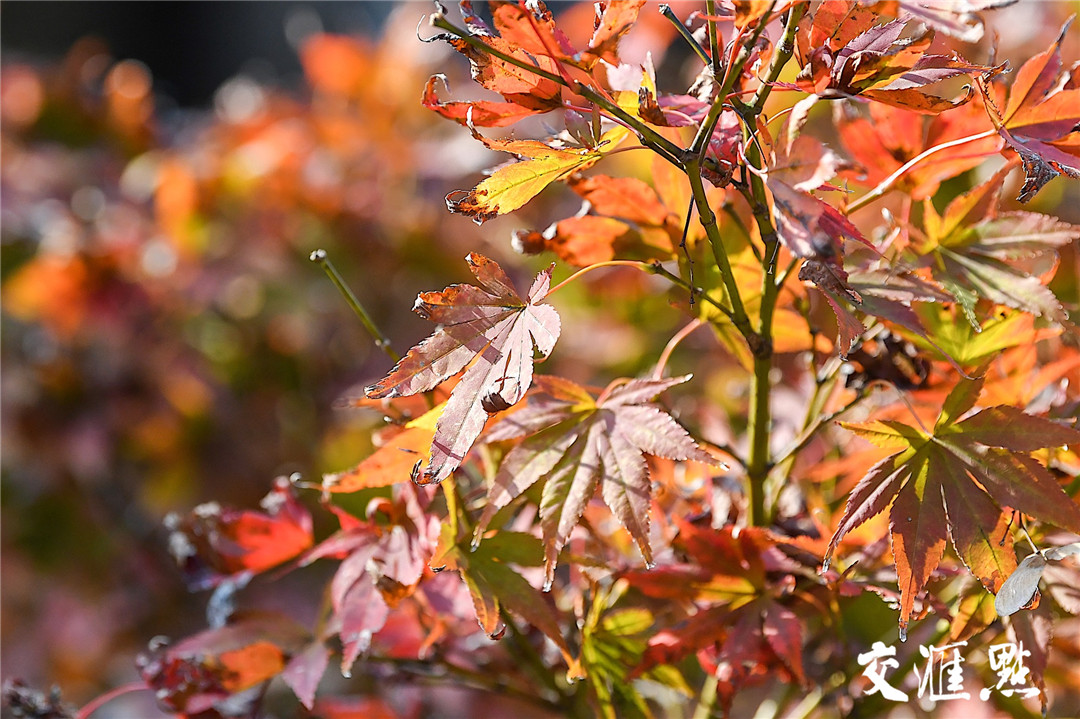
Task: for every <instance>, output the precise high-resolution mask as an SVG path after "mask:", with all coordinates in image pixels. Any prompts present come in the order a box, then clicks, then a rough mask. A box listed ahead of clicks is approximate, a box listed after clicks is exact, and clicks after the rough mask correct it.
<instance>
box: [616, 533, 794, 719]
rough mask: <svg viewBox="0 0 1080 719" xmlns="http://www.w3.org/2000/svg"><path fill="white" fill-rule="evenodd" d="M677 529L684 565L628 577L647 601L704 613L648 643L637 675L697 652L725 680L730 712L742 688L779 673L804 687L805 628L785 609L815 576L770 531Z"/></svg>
mask: <svg viewBox="0 0 1080 719" xmlns="http://www.w3.org/2000/svg"><path fill="white" fill-rule="evenodd" d="M675 522H676V524H677V525H678V527H679V534H678V536H677V537H675V539H674V540H673V541H672V548H673V549H675V550H676V551H677V553H678V556H681V557H684V558H685V559H684V560H683V561H680V562H678V563H675V564H669V565H664V566H660V567H656V568H654V569H652V570H650V571H648V572H643V571H631V572H626V573H625V574H624V575H623V576H624V578H625V579H626V581H627V582H628V583H629V584H630V586H632V587H634V588H636V589H638V590H639V591H641V592H642V593H643V594H645V595H646V596H649V597H655V598H658V599H664V600H668V601H670V600H681V601H689V602H692V603H693V604H694V605H695V606H698V609H697V611H695V612H694V613H693V614H691V615H690V616H688V617H687V618H686V619H685V620H683V621H681V622H680V623H679V624H677V625H676V626H674V627H673V628H671V629H664V630H662V631H660V632H658V633H657V634H655V635H654V636H653V637H652V638H651V639H650V640H649V644H648V648H647V649H646V651H645V653H644V656H643V657H642V663H641V665H640V666H639V671H640V670H643V669H648V668H651V667H654V666H657V665H659V664H677V663H678V662H680V661H681V660H682V659H683V658H685V657H686V656H688V655H690V654H692V653H694V652H697V653H698V658H699V660H700V661H701V662H702V664H703V665H704V666H705V668H706V670H707V671H709V672H710V673H714V672H715V673H716V676H718V678H720V679H721V681H720V682H719V683H718V687H717V689H718V692H719V695H720V701H721V703H722V705H723V706H725V707H730V703H731V701H732V699H733V698H734V695H735V693H736V692H737V691H739V690H740V689H743V688H745V687H747V686H750V685H752V684H755V683H759V682H761V681H764V680H765V679H767V678H768V677H769V676H774V675H775V674H777V673H779V675H780V676H781V677H783V678H784V679H785V680H786V681H789V682H790V681H794V682H798V683H800V684H804V685H805V684H806V675H805V673H804V670H803V661H802V626H801V622H800V621H799V619H798V617H797V616H796V615H795V614H794V613H793V612H792V611H791V610H790V609H789V608H788V607H787V606H785V602H786V601H788V599H787V598H788V597H790V596H791V595H792V589H793V588H794V587H795V586H796V581H797V577H798V576H799V575H809V574H810V573H811V571H812V570H811V569H810V568H809V567H807V566H804V565H802V564H800V563H799V562H797V561H795V560H793V559H791V558H790V557H789V556H787V554H786V553H785V552H784V551H783V549H782V548H781V547H782V546H783V544H784V543H783V541H782V540H780V539H779V538H778V537H776V536H775V535H773V534H772V533H771V532H769V531H768V530H765V529H761V528H757V527H746V528H743V529H735V528H734V527H732V526H730V525H729V526H725V527H723V528H721V529H712V528H710V527H700V526H697V525H695V524H692V523H690V522H688V521H686V520H684V519H681V518H676V520H675Z"/></svg>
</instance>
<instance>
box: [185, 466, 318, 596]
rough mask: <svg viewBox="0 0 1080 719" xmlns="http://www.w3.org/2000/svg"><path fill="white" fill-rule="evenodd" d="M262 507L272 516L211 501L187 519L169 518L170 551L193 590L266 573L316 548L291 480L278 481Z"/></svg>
mask: <svg viewBox="0 0 1080 719" xmlns="http://www.w3.org/2000/svg"><path fill="white" fill-rule="evenodd" d="M262 505H263V507H264V508H265V509H266V512H256V511H252V510H240V509H232V508H229V507H222V506H220V505H218V504H217V503H216V502H211V503H207V504H203V505H200V506H199V507H196V508H195V509H194V510H192V511H191V513H190V514H189V515H188V516H187V517H184V518H180V517H177V516H175V515H171V516H170V517H169V518H167V519H166V525H167V526H168V527H169V529H170V531H171V535H170V537H169V549H170V551H171V552H172V554H173V556H174V557H175V559H176V561H177V563H178V564H179V565H180V566H181V567H182V568H183V571H184V575H185V578H186V580H187V583H188V585H189V586H190V587H191V588H192V589H193V590H197V589H208V588H210V587H216V586H218V585H219V584H221V583H222V582H224V581H227V580H229V579H231V578H233V577H236V576H238V575H240V574H243V573H250V574H257V573H259V572H264V571H266V570H267V569H270V568H271V567H275V566H277V565H278V564H281V563H282V562H285V561H288V560H289V559H292V558H293V557H295V556H296V555H298V554H300V553H301V552H303V551H304V550H305V549H307V548H308V547H310V546H311V543H312V527H311V513H310V512H309V511H308V510H307V508H305V507H304V506H303V505H302V504H300V503H299V502H298V501H297V499H296V493H295V492H294V491H293V488H292V485H291V484H290V483H289V480H288V479H286V478H284V477H280V478H278V479H277V480H276V481H275V482H274V488H273V489H272V490H271V491H270V493H269V494H267V495H266V497H265V498H263V501H262Z"/></svg>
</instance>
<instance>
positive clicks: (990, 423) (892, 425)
mask: <svg viewBox="0 0 1080 719" xmlns="http://www.w3.org/2000/svg"><path fill="white" fill-rule="evenodd" d="M981 389H982V380H975V381H961V382H960V383H959V384H957V386H956V388H955V389H954V390H953V391H952V392H951V393H950V394H949V396H948V397H947V398H946V400H945V403H944V406H943V407H942V410H941V413H940V415H939V417H938V420H937V423H936V424H935V426H934V429H933V431H932V432H927V431H924V430H922V429H919V428H914V427H910V426H908V425H905V424H902V423H900V422H896V421H891V420H890V421H875V422H866V423H846V422H844V423H841V424H842V426H843V427H845V428H846V429H849V430H851V431H852V432H855V433H856V434H858V435H859V436H861V437H863V438H865V439H868V440H870V441H871V442H873V443H874V444H876V445H878V446H880V447H883V448H888V449H895V450H897V451H896V453H894V454H892V455H889V456H888V457H886V458H885V459H883V460H881V461H880V462H878V463H877V464H875V465H874V466H873V467H871V468H870V470H869V471H868V472H867V473H866V474H865V475H864V476H863V478H862V479H861V480H859V483H858V484H857V485H856V486H855V489H854V490H853V491H852V493H851V496H850V497H849V498H848V502H847V507H846V509H845V511H844V516H843V517H842V518H841V520H840V524H839V526H838V527H837V529H836V532H835V533H834V534H833V537H832V539H831V540H830V542H829V548H828V550H827V552H826V562H828V558H829V557H830V556H831V554H832V551H833V550H834V549H835V547H836V544H837V542H839V541H840V539H841V538H843V536H844V535H845V534H847V533H848V532H849V531H851V530H852V529H854V528H855V527H857V526H859V525H860V524H862V523H863V522H865V521H866V520H868V519H870V518H871V517H873V516H875V515H877V514H879V513H880V512H882V511H884V510H885V509H886V508H887V507H888V506H889V505H890V504H891V505H892V510H891V513H890V523H889V531H890V534H891V536H892V543H893V555H894V558H895V561H896V574H897V580H898V583H899V585H900V631H901V637H903V636H906V632H907V625H908V620H909V618H910V616H911V611H912V607H913V603H914V600H915V596H916V595H917V594H918V593H920V592H921V591H922V589H923V587H924V586H925V584H926V582H927V580H928V579H929V578H930V575H931V573H932V572H933V571H934V570H935V569H936V568H937V566H938V563H939V562H940V561H941V558H942V556H943V554H944V551H945V542H946V538H947V536H948V537H949V538H951V539H952V544H953V547H954V548H955V550H956V553H957V554H958V555H959V556H960V558H961V560H963V562H964V564H965V565H966V566H967V568H968V569H969V570H970V571H971V573H972V574H974V575H975V576H976V577H977V578H978V579H979V580H980V581H981V582H982V583H983V585H984V586H985V587H986V588H987V589H988V590H990V591H996V590H997V589H999V588H1000V587H1001V585H1002V583H1003V582H1004V581H1005V578H1006V577H1008V576H1009V575H1010V574H1011V573H1012V572H1013V570H1014V569H1015V568H1016V555H1015V553H1014V552H1013V550H1012V546H1011V541H1012V540H1011V535H1009V534H1008V533H1007V531H1006V525H1005V521H1004V517H1003V516H1002V511H1001V508H1002V507H1011V508H1012V509H1014V510H1017V511H1020V512H1023V513H1025V514H1027V515H1030V516H1031V517H1033V518H1035V519H1038V520H1040V521H1044V522H1048V523H1051V524H1054V525H1057V526H1060V527H1064V528H1067V529H1071V530H1073V531H1077V530H1078V529H1080V506H1078V505H1077V504H1076V502H1074V501H1073V500H1072V499H1071V498H1070V497H1069V496H1068V495H1066V494H1065V492H1064V491H1063V490H1062V489H1061V486H1060V485H1059V484H1058V483H1057V482H1056V481H1055V480H1054V478H1053V476H1052V475H1051V474H1050V473H1049V472H1048V471H1047V470H1046V468H1045V467H1043V466H1042V465H1041V464H1039V463H1038V462H1037V461H1035V460H1034V459H1032V458H1031V457H1030V456H1028V454H1027V453H1028V452H1031V451H1034V450H1036V449H1040V448H1043V447H1055V446H1060V445H1067V444H1075V443H1077V442H1080V431H1077V430H1076V429H1073V428H1070V427H1067V426H1065V425H1063V424H1058V423H1056V422H1053V421H1051V420H1047V419H1043V418H1040V417H1036V416H1034V415H1029V414H1025V413H1024V412H1022V411H1020V410H1019V409H1016V408H1015V407H1010V406H996V407H988V408H985V409H982V410H979V411H978V412H975V413H974V414H971V415H970V416H966V417H965V415H967V414H968V413H969V412H970V411H971V409H972V408H973V407H974V406H975V403H976V400H977V399H978V395H979V392H980V391H981ZM999 537H1004V538H1005V542H1004V544H1002V543H1000V542H999V541H998V538H999Z"/></svg>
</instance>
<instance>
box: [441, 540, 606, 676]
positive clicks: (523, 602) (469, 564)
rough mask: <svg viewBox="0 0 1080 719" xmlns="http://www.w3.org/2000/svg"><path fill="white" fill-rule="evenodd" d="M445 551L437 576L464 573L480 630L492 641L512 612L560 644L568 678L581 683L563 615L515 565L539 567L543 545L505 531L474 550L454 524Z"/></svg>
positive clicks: (500, 632)
mask: <svg viewBox="0 0 1080 719" xmlns="http://www.w3.org/2000/svg"><path fill="white" fill-rule="evenodd" d="M440 541H441V544H440V549H439V550H438V551H437V552H436V554H435V556H434V557H433V558H432V561H431V564H432V566H433V567H434V568H435V570H437V571H440V572H441V571H444V570H447V569H449V570H454V571H457V572H459V573H460V575H461V579H462V581H463V582H464V583H465V586H466V588H467V589H468V591H469V595H470V596H471V598H472V601H473V609H474V611H475V613H476V621H477V622H478V623H479V625H480V628H481V629H482V630H483V631H484V633H485V634H487V635H488V636H489V637H491V638H492V639H498V638H500V637H501V636H502V634H503V632H504V631H505V630H506V627H505V625H504V624H503V620H502V616H501V612H502V610H503V609H506V610H509V611H511V612H513V613H514V614H516V615H518V616H519V617H521V618H522V619H524V620H525V621H527V622H529V623H530V624H532V625H533V626H534V627H536V628H537V629H539V630H540V631H541V632H543V634H544V635H545V636H546V637H548V638H549V639H551V641H552V642H554V643H555V646H557V647H558V648H559V651H560V652H561V653H562V655H563V659H564V660H565V661H566V664H567V667H568V668H569V669H568V676H572V677H574V678H581V677H583V676H584V675H583V674H582V667H581V664H580V661H579V660H578V659H577V658H575V657H574V655H573V653H572V652H571V651H570V647H569V645H568V644H567V642H566V638H565V637H564V636H563V631H562V628H561V624H560V621H559V616H558V612H557V610H556V608H555V606H554V603H553V602H552V601H551V599H550V597H548V596H545V595H544V594H542V593H541V592H540V590H538V589H537V588H536V587H534V586H533V585H532V584H530V583H529V581H528V580H527V579H525V577H523V576H522V575H521V574H519V573H518V572H517V571H515V570H514V569H513V568H512V567H511V566H510V565H512V564H516V565H521V566H523V567H535V566H537V565H539V564H540V557H541V556H542V554H543V552H542V549H541V544H540V540H539V539H537V538H536V537H534V536H533V535H531V534H525V533H523V532H511V531H500V532H496V533H494V535H493V536H489V537H488V538H487V539H486V540H485V541H484V542H483V543H482V544H480V545H479V546H476V547H470V546H469V544H468V540H467V539H462V540H461V541H458V538H457V537H456V536H454V534H453V530H452V527H451V525H450V524H449V523H447V524H445V525H443V532H442V537H441V540H440Z"/></svg>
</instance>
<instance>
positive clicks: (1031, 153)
mask: <svg viewBox="0 0 1080 719" xmlns="http://www.w3.org/2000/svg"><path fill="white" fill-rule="evenodd" d="M1071 23H1072V18H1070V19H1069V21H1068V22H1066V23H1065V26H1064V27H1062V28H1061V34H1060V35H1058V39H1057V40H1056V41H1054V43H1053V44H1052V45H1051V46H1050V47H1049V48H1047V49H1046V50H1044V51H1043V52H1041V53H1039V54H1037V55H1035V56H1034V57H1032V58H1031V59H1030V60H1028V61H1027V62H1025V63H1024V65H1023V67H1021V68H1020V70H1019V72H1017V73H1016V80H1015V81H1014V82H1013V85H1012V88H1011V89H1010V91H1009V99H1008V103H1007V104H1006V105H1005V109H1004V111H1002V110H999V109H998V107H997V104H996V103H995V102H994V99H993V93H992V91H991V89H990V87H989V82H988V80H986V79H984V78H979V79H978V83H977V84H978V87H979V89H980V90H981V91H982V94H983V100H984V104H985V106H986V111H987V113H989V115H990V121H991V122H992V123H993V124H994V128H996V129H997V131H998V134H999V135H1001V137H1002V138H1004V140H1005V142H1006V144H1007V145H1008V146H1009V147H1010V148H1011V149H1013V150H1014V151H1015V152H1016V154H1017V155H1019V156H1020V160H1021V161H1022V162H1023V165H1024V177H1025V180H1024V185H1023V186H1022V187H1021V188H1020V194H1019V195H1017V197H1016V199H1017V201H1018V202H1021V203H1023V202H1027V201H1028V200H1030V199H1031V198H1032V197H1034V196H1035V193H1037V192H1038V191H1039V190H1041V189H1042V188H1043V187H1044V186H1045V185H1046V183H1048V182H1050V180H1052V179H1054V178H1055V177H1057V176H1058V175H1068V176H1069V177H1080V129H1078V128H1080V87H1075V86H1072V87H1069V86H1068V83H1067V82H1062V81H1061V78H1060V77H1059V76H1060V75H1061V67H1062V63H1061V42H1062V40H1064V39H1065V33H1066V32H1067V31H1068V29H1069V25H1070V24H1071Z"/></svg>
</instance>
